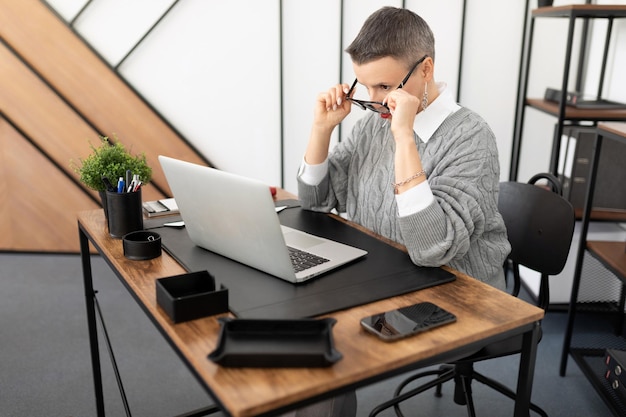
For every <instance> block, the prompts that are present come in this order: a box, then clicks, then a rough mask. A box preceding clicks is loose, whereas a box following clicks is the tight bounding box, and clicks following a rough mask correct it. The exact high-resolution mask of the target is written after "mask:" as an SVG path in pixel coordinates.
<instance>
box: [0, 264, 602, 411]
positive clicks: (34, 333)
mask: <svg viewBox="0 0 626 417" xmlns="http://www.w3.org/2000/svg"><path fill="white" fill-rule="evenodd" d="M0 265H1V266H0V294H2V301H1V302H0V332H1V334H2V339H1V340H2V341H1V342H0V343H1V348H0V352H1V357H0V417H5V416H6V417H9V416H10V417H17V416H29V417H30V416H64V417H68V416H73V417H83V416H93V415H94V414H95V412H94V397H93V382H92V377H91V368H90V362H89V345H88V339H87V327H86V318H85V305H84V298H83V286H82V272H81V265H80V258H79V257H78V256H77V255H54V256H52V255H28V254H7V253H0ZM93 269H94V281H95V288H96V290H98V291H99V293H98V299H99V302H100V305H101V307H102V310H103V314H104V316H105V320H106V321H107V330H108V332H109V336H110V337H111V339H112V342H113V346H114V349H115V355H116V359H117V362H118V366H119V368H120V373H121V377H122V379H123V381H124V385H125V388H126V392H127V396H128V401H129V404H130V410H131V412H132V415H134V416H150V417H158V416H171V415H177V414H182V413H184V412H186V411H189V410H191V409H195V408H200V407H204V406H206V405H208V404H210V400H209V399H208V398H207V396H206V395H205V393H204V392H203V391H202V389H201V387H200V386H199V385H198V383H197V382H196V380H195V379H194V377H193V376H192V375H191V374H190V373H189V371H188V370H187V369H186V368H185V367H184V365H183V364H182V362H181V361H180V359H179V358H178V356H176V354H175V353H173V351H172V350H171V348H170V346H169V345H168V344H167V343H166V342H164V341H163V339H162V337H161V335H160V334H159V333H158V331H157V330H156V329H155V328H154V326H153V325H152V324H151V322H150V321H149V320H148V319H147V317H146V316H145V314H144V313H143V312H142V311H141V309H140V308H139V307H138V306H137V305H136V303H135V302H134V301H133V300H132V298H131V296H130V295H129V294H128V293H127V292H126V290H125V289H124V288H123V286H122V284H121V283H120V282H119V281H118V280H117V278H116V277H115V276H114V275H113V274H112V272H111V271H110V269H109V268H108V267H107V265H106V264H105V262H104V261H103V260H102V259H100V258H99V257H94V259H93ZM565 318H566V317H565V314H564V313H559V312H550V313H548V315H547V317H546V319H545V320H544V323H543V327H544V336H543V340H542V342H541V344H540V345H539V352H538V358H537V367H536V373H535V382H534V388H533V401H534V402H535V403H537V404H539V405H540V406H541V407H543V408H544V409H545V410H546V411H547V412H548V414H549V415H550V416H551V417H560V416H563V417H565V416H567V417H589V416H610V415H611V413H610V412H609V410H608V409H607V407H606V406H605V405H604V403H603V401H602V400H601V399H600V397H599V396H598V395H597V394H596V392H595V390H594V389H593V388H592V387H591V385H590V384H589V382H588V381H587V379H586V378H585V377H584V376H583V375H582V373H581V372H580V370H579V369H578V367H577V365H576V364H575V363H574V362H573V361H572V360H570V361H569V366H568V374H567V376H566V377H563V378H562V377H559V375H558V366H559V356H560V350H561V344H562V337H563V328H564V323H565ZM101 351H102V352H103V355H104V356H105V357H103V373H104V390H105V397H106V398H105V405H106V410H107V415H110V416H123V415H124V409H123V407H122V403H121V401H120V399H119V398H120V396H119V392H118V390H117V387H116V384H115V376H114V375H113V372H112V371H111V367H110V366H108V365H109V363H110V362H108V358H107V357H106V347H105V346H102V347H101ZM517 366H518V359H517V358H513V359H510V358H509V359H499V360H494V361H489V363H486V364H483V365H480V366H479V367H478V369H479V370H480V371H483V372H484V373H486V374H488V375H490V376H494V377H497V378H498V379H499V380H500V381H502V382H504V383H507V384H509V385H510V386H514V383H515V378H516V372H517ZM398 380H399V378H396V379H394V380H389V381H385V382H384V383H379V384H376V385H372V386H369V387H367V388H364V389H362V390H360V391H359V392H358V400H359V411H358V415H359V416H367V415H368V414H369V411H370V410H371V408H372V407H373V406H374V405H375V404H377V403H379V402H381V401H383V400H385V399H387V398H388V397H389V396H390V395H391V393H392V392H393V390H394V388H395V386H396V384H397V382H398ZM474 385H475V386H474V397H475V402H476V405H477V413H478V415H480V416H490V417H491V416H507V415H512V410H513V403H512V402H511V401H510V400H508V399H507V398H505V397H502V396H500V395H499V394H497V393H495V392H493V391H491V390H488V389H486V388H484V387H483V386H481V385H480V384H474ZM451 388H452V385H451V384H446V386H445V388H444V397H443V398H435V397H434V396H433V395H432V394H431V393H425V394H422V395H421V396H419V397H418V398H417V399H415V400H411V401H409V402H408V403H407V406H406V407H404V409H405V410H406V415H414V416H452V417H454V416H465V415H466V412H465V409H464V408H463V407H461V406H458V405H455V404H454V403H453V402H452V393H451ZM391 415H393V412H391V411H388V412H386V413H383V414H381V416H391Z"/></svg>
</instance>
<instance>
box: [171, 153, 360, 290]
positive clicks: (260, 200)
mask: <svg viewBox="0 0 626 417" xmlns="http://www.w3.org/2000/svg"><path fill="white" fill-rule="evenodd" d="M159 162H160V163H161V167H162V168H163V171H164V172H165V177H166V178H167V182H168V184H169V186H170V188H171V190H172V193H173V194H174V199H175V200H176V204H177V205H178V208H179V210H180V214H181V216H182V218H183V221H184V223H185V228H186V229H187V233H188V234H189V238H190V239H191V240H192V241H193V242H194V243H195V244H196V245H197V246H200V247H201V248H204V249H207V250H210V251H211V252H215V253H218V254H220V255H222V256H226V257H228V258H230V259H233V260H235V261H238V262H241V263H242V264H245V265H248V266H251V267H253V268H256V269H259V270H261V271H263V272H267V273H268V274H271V275H274V276H276V277H278V278H282V279H284V280H287V281H290V282H294V283H296V282H303V281H306V280H308V279H310V278H312V277H314V276H317V275H320V274H322V273H324V272H327V271H329V270H331V269H333V268H336V267H338V266H340V265H344V264H346V263H348V262H351V261H353V260H355V259H357V258H360V257H362V256H364V255H366V254H367V252H366V251H364V250H361V249H358V248H354V247H352V246H348V245H344V244H342V243H339V242H334V241H332V240H328V239H325V238H322V237H319V236H314V235H311V234H308V233H305V232H302V231H299V230H295V229H292V228H289V227H285V226H281V224H280V222H279V220H278V215H277V214H276V208H275V205H274V200H273V199H272V196H271V193H270V190H269V186H268V185H266V184H263V183H262V182H260V181H257V180H253V179H249V178H245V177H241V176H239V175H235V174H231V173H228V172H224V171H220V170H217V169H213V168H208V167H205V166H201V165H196V164H192V163H189V162H185V161H180V160H177V159H173V158H169V157H167V156H159ZM301 252H305V254H302V253H301ZM306 253H308V254H310V255H312V256H313V258H312V259H310V260H309V259H308V256H309V255H307V254H306ZM301 258H304V259H305V260H299V259H301ZM292 259H295V261H293V262H292ZM294 265H295V266H294Z"/></svg>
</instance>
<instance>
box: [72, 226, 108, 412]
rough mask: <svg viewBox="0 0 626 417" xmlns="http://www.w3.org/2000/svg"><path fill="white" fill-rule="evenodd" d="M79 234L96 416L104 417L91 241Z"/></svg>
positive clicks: (79, 231) (81, 233) (79, 230)
mask: <svg viewBox="0 0 626 417" xmlns="http://www.w3.org/2000/svg"><path fill="white" fill-rule="evenodd" d="M78 233H79V239H80V258H81V262H82V266H83V284H84V287H85V302H86V306H87V326H88V328H89V346H90V347H91V367H92V370H93V382H94V389H95V394H96V411H97V414H96V415H97V416H98V417H104V395H103V393H102V373H101V371H100V351H99V349H98V328H97V323H96V310H95V304H94V297H95V292H94V289H93V277H92V275H91V254H90V253H89V240H88V239H87V236H86V235H85V233H84V232H83V230H82V229H81V228H80V226H79V228H78Z"/></svg>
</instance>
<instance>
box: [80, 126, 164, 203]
mask: <svg viewBox="0 0 626 417" xmlns="http://www.w3.org/2000/svg"><path fill="white" fill-rule="evenodd" d="M113 138H114V142H111V141H109V138H108V137H106V136H100V144H99V146H97V147H96V146H94V145H93V144H91V149H92V151H93V152H92V153H91V154H90V155H89V156H87V157H86V158H84V159H79V161H78V163H76V162H75V161H72V162H71V165H72V169H73V170H74V172H76V173H77V174H79V175H80V181H81V182H82V183H83V184H85V186H87V187H88V188H90V189H92V190H95V191H98V192H99V193H100V198H101V200H102V206H103V207H104V209H105V213H106V194H105V191H106V186H105V185H104V182H103V177H106V178H108V179H109V180H110V181H111V183H113V185H115V184H117V180H118V178H120V177H122V178H125V177H126V171H127V170H130V172H132V173H133V175H138V176H139V179H140V181H141V185H142V186H143V185H146V184H148V183H149V182H150V180H151V179H152V168H151V167H150V166H149V165H148V162H147V160H146V155H145V154H143V153H142V154H138V155H132V154H131V153H130V151H129V150H127V149H126V148H125V147H124V145H123V144H122V143H121V142H120V141H118V140H117V137H115V135H114V136H113Z"/></svg>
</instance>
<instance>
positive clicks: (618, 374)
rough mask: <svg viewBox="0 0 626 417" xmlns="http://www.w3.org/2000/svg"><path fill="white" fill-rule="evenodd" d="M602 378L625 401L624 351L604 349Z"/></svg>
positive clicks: (625, 352)
mask: <svg viewBox="0 0 626 417" xmlns="http://www.w3.org/2000/svg"><path fill="white" fill-rule="evenodd" d="M604 363H605V364H606V372H605V373H604V378H605V379H606V380H607V381H608V383H609V385H610V386H611V388H612V389H613V391H614V392H615V393H616V394H617V396H618V397H619V398H620V399H621V400H622V401H623V402H624V403H626V351H623V350H618V349H606V353H605V355H604Z"/></svg>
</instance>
